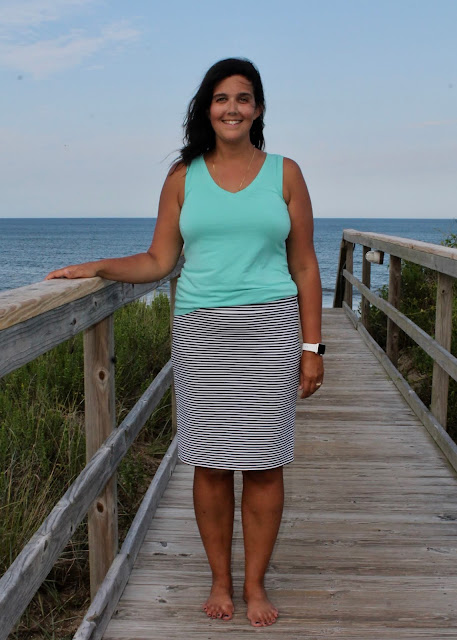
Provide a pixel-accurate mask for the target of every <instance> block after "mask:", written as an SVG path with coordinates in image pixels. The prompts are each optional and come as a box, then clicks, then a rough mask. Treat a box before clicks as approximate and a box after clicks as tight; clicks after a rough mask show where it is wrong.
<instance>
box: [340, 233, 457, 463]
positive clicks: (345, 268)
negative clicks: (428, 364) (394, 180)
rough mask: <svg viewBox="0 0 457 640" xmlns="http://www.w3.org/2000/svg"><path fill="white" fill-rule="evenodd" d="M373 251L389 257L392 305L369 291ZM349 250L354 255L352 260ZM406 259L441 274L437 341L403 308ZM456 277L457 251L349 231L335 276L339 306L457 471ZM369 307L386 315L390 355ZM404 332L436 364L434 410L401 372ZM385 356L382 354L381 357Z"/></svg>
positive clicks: (406, 239)
mask: <svg viewBox="0 0 457 640" xmlns="http://www.w3.org/2000/svg"><path fill="white" fill-rule="evenodd" d="M355 244H360V245H362V260H363V266H362V274H363V276H362V280H363V282H361V281H360V280H359V279H358V278H356V277H355V276H354V274H353V269H352V251H351V248H352V247H353V246H354V245H355ZM373 249H374V250H378V251H381V252H383V253H389V254H390V264H389V289H388V300H387V301H386V300H384V299H382V298H381V297H380V296H378V295H377V294H375V293H374V292H373V291H371V290H370V264H369V263H368V261H367V259H366V255H367V253H368V251H370V250H373ZM348 252H349V254H350V257H349V259H348ZM401 260H408V261H410V262H413V263H415V264H418V265H421V266H423V267H427V268H429V269H432V270H434V271H436V272H437V273H438V286H437V294H436V296H437V298H436V321H435V339H434V338H432V337H431V336H430V335H428V334H427V333H426V332H425V331H423V330H422V329H421V328H420V327H418V326H417V325H416V324H415V323H414V322H413V321H412V320H411V319H410V318H408V317H407V316H405V315H404V314H403V313H401V312H400V311H399V310H398V306H399V303H400V289H401ZM456 277H457V249H454V248H452V247H444V246H441V245H437V244H432V243H428V242H421V241H418V240H411V239H409V238H398V237H396V236H388V235H384V234H380V233H372V232H365V231H357V230H355V229H345V230H344V231H343V237H342V242H341V249H340V257H339V263H338V272H337V276H336V287H335V299H334V307H343V309H344V310H345V311H346V313H347V314H348V315H349V317H350V318H351V320H352V322H353V323H354V326H355V327H356V328H357V329H358V330H359V331H360V332H361V333H362V335H363V337H364V339H365V340H366V342H367V343H368V344H369V346H370V348H372V350H373V353H374V354H375V355H376V356H377V357H378V358H379V359H380V360H381V362H382V363H383V365H384V366H385V368H386V369H387V370H388V371H389V374H390V375H392V371H395V375H393V379H394V382H395V383H396V384H397V386H398V387H399V389H400V390H401V391H402V393H403V394H404V396H405V398H406V400H407V401H408V402H409V403H410V406H411V407H412V409H413V410H414V411H415V412H416V414H417V415H418V416H419V417H420V418H421V420H422V422H423V423H424V424H425V426H426V427H427V429H429V431H430V433H431V435H432V436H433V437H434V438H435V439H436V440H437V442H438V443H439V445H440V447H441V448H442V450H443V452H444V453H445V455H446V456H447V457H448V459H449V460H450V461H451V464H453V466H454V468H456V469H457V448H456V444H455V443H454V442H453V440H452V439H451V438H449V436H448V434H447V433H446V420H447V405H448V386H449V375H450V376H451V377H452V378H453V379H454V380H457V358H455V357H454V356H453V355H452V354H451V353H450V347H451V334H452V289H453V283H454V279H455V278H456ZM352 287H356V289H357V290H358V291H359V292H360V294H361V296H362V305H361V307H362V314H361V318H360V319H359V318H358V317H357V316H356V315H355V314H354V312H353V310H352ZM337 293H338V295H337ZM369 304H372V305H374V306H375V307H377V308H378V309H380V310H381V311H382V312H383V313H385V315H386V316H387V341H386V352H384V351H382V349H381V347H379V345H378V344H377V343H376V342H375V341H374V340H373V338H372V337H371V336H370V334H369V333H368V331H367V328H368V308H369V307H368V305H369ZM362 328H363V331H362ZM400 329H401V330H403V331H404V332H405V333H406V334H407V335H408V336H409V337H410V338H412V339H413V340H414V341H415V342H416V344H418V345H419V346H420V347H421V348H422V349H423V350H424V351H425V352H426V353H427V354H428V355H429V356H430V357H431V358H432V359H433V361H434V367H433V377H432V403H431V410H430V409H428V408H427V407H426V406H425V405H424V404H423V403H422V401H421V400H420V399H419V398H418V396H417V395H416V394H415V393H414V391H413V389H412V388H411V387H410V386H409V384H408V383H407V381H406V380H405V379H404V378H403V376H401V374H400V372H399V371H398V369H397V358H398V338H399V330H400ZM374 345H376V347H375V346H374ZM381 352H382V354H383V355H381ZM405 390H406V391H405Z"/></svg>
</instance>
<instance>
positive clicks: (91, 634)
mask: <svg viewBox="0 0 457 640" xmlns="http://www.w3.org/2000/svg"><path fill="white" fill-rule="evenodd" d="M177 452H178V444H177V440H176V438H174V439H173V442H172V443H171V445H170V447H169V448H168V451H167V453H166V454H165V456H164V458H163V459H162V462H161V463H160V466H159V468H158V469H157V471H156V473H155V475H154V478H153V480H152V482H151V484H150V485H149V488H148V490H147V492H146V494H145V496H144V498H143V501H142V503H141V505H140V508H139V509H138V511H137V513H136V515H135V518H134V520H133V522H132V525H131V527H130V529H129V532H128V534H127V536H126V538H125V540H124V544H123V545H122V548H121V550H120V552H119V554H118V556H117V557H116V559H115V562H114V563H113V564H112V566H111V568H110V570H109V571H108V573H107V575H106V578H105V580H104V581H103V583H102V585H101V587H100V589H99V590H98V592H97V594H96V596H95V598H94V599H93V601H92V603H91V605H90V607H89V609H88V611H87V613H86V615H85V616H84V619H83V621H82V623H81V625H80V626H79V628H78V630H77V632H76V634H75V635H74V640H99V639H100V638H101V637H102V635H103V633H104V631H105V629H106V627H107V626H108V623H109V621H110V619H111V616H112V615H113V613H114V610H115V608H116V606H117V603H118V602H119V598H120V597H121V595H122V592H123V591H124V588H125V585H126V584H127V580H128V578H129V576H130V573H131V571H132V567H133V565H134V563H135V560H136V558H137V556H138V552H139V550H140V547H141V545H142V543H143V541H144V538H145V535H146V533H147V530H148V528H149V526H150V524H151V520H152V518H153V516H154V514H155V512H156V509H157V506H158V504H159V502H160V499H161V498H162V496H163V493H164V491H165V489H166V487H167V485H168V481H169V479H170V477H171V475H172V473H173V471H174V469H175V466H176V462H177V460H178V453H177Z"/></svg>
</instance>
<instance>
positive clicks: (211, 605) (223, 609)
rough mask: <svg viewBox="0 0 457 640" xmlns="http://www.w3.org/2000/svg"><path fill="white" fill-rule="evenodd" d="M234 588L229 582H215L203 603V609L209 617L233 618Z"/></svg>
mask: <svg viewBox="0 0 457 640" xmlns="http://www.w3.org/2000/svg"><path fill="white" fill-rule="evenodd" d="M232 596H233V589H232V587H231V586H229V587H228V586H227V584H222V583H218V582H213V585H212V587H211V593H210V594H209V598H208V600H207V601H206V602H205V604H204V605H203V611H205V612H206V615H207V616H208V618H220V619H221V620H231V619H232V617H233V612H234V610H235V607H234V606H233V601H232Z"/></svg>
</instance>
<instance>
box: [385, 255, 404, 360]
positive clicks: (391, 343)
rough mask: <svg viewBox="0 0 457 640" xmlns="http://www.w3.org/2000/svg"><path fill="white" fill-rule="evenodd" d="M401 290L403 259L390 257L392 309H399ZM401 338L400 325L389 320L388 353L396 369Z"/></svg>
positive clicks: (389, 296)
mask: <svg viewBox="0 0 457 640" xmlns="http://www.w3.org/2000/svg"><path fill="white" fill-rule="evenodd" d="M400 288H401V259H400V258H397V256H392V255H391V256H390V261H389V293H388V298H387V300H388V302H389V304H391V305H392V307H395V308H396V309H397V308H398V306H399V304H400ZM399 338H400V329H399V327H398V325H396V324H395V322H394V321H393V320H392V318H387V340H386V353H387V357H388V358H389V359H390V361H391V362H392V364H393V365H394V366H395V367H396V366H397V362H398V341H399Z"/></svg>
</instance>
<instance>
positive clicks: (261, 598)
mask: <svg viewBox="0 0 457 640" xmlns="http://www.w3.org/2000/svg"><path fill="white" fill-rule="evenodd" d="M244 600H245V602H246V603H247V605H248V611H247V617H248V618H249V620H250V621H251V624H252V626H253V627H268V626H269V625H271V624H273V623H275V622H276V618H277V617H278V615H279V611H278V610H277V609H276V607H274V606H273V605H272V604H271V602H270V601H269V600H268V598H267V594H266V591H265V589H264V588H263V587H261V586H260V587H255V588H250V589H249V590H248V589H246V588H245V589H244Z"/></svg>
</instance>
